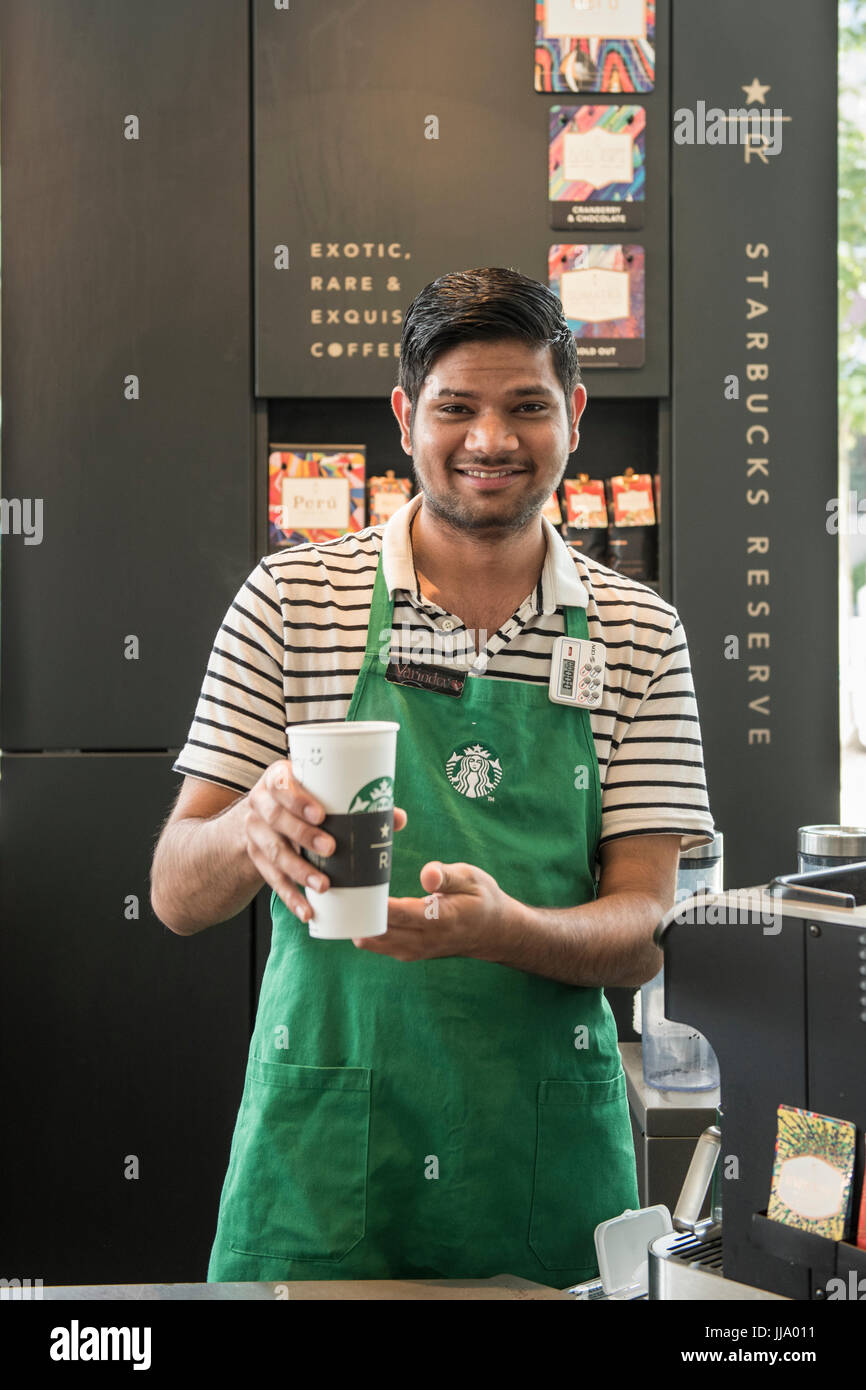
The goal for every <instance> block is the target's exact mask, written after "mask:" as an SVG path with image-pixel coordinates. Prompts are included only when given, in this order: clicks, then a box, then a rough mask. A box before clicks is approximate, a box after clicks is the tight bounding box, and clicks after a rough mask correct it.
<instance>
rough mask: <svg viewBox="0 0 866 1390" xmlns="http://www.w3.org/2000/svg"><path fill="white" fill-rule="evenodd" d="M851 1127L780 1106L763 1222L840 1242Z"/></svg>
mask: <svg viewBox="0 0 866 1390" xmlns="http://www.w3.org/2000/svg"><path fill="white" fill-rule="evenodd" d="M856 1135H857V1129H856V1126H855V1125H853V1124H851V1123H850V1122H849V1121H847V1120H837V1119H835V1118H834V1117H833V1116H832V1115H816V1114H815V1113H814V1111H811V1110H799V1109H797V1108H796V1106H793V1105H780V1106H779V1109H778V1131H777V1135H776V1156H775V1160H774V1162H773V1185H772V1190H771V1192H770V1201H769V1204H768V1206H767V1216H768V1217H769V1218H770V1220H771V1221H781V1222H783V1223H784V1224H785V1225H786V1226H796V1227H798V1229H799V1230H801V1231H810V1232H811V1233H812V1234H813V1235H818V1236H826V1237H827V1239H828V1240H844V1239H845V1233H846V1227H847V1222H848V1208H849V1205H850V1201H851V1185H852V1180H853V1175H854V1145H855V1141H856Z"/></svg>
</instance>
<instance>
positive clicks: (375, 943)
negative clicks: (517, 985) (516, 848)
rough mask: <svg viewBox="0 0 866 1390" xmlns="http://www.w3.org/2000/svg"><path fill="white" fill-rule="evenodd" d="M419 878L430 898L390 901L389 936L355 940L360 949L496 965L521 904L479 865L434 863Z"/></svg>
mask: <svg viewBox="0 0 866 1390" xmlns="http://www.w3.org/2000/svg"><path fill="white" fill-rule="evenodd" d="M419 877H420V879H421V887H422V888H425V889H426V890H427V893H428V895H429V896H428V897H426V898H389V899H388V930H387V931H386V932H385V933H384V934H383V935H382V936H367V937H362V938H358V939H355V938H353V940H354V944H355V945H356V946H357V947H359V949H360V950H362V951H374V952H376V953H377V954H378V955H380V956H393V957H394V959H395V960H405V961H411V960H431V959H433V958H434V957H436V956H475V957H477V958H478V959H479V960H488V959H491V953H492V952H493V947H494V943H495V941H496V939H497V938H498V935H499V933H500V932H501V930H502V928H503V926H504V924H505V921H506V919H507V918H508V916H509V915H510V914H511V912H512V911H514V910H515V909H516V908H517V906H518V905H517V903H516V901H515V899H514V898H510V897H509V896H508V894H507V893H504V892H503V891H502V889H501V888H500V887H499V884H498V883H497V882H496V880H495V878H493V877H492V876H491V875H490V874H488V873H485V871H484V870H483V869H479V868H477V867H476V865H474V864H442V863H440V862H439V860H431V862H430V863H429V864H425V865H424V867H423V869H422V870H421V873H420V876H419ZM494 954H495V953H494Z"/></svg>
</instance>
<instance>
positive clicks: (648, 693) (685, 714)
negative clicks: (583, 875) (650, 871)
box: [601, 609, 713, 849]
mask: <svg viewBox="0 0 866 1390" xmlns="http://www.w3.org/2000/svg"><path fill="white" fill-rule="evenodd" d="M668 612H669V614H670V630H669V632H668V633H667V636H666V637H663V638H662V639H661V643H660V646H659V650H658V654H657V657H656V658H655V659H654V661H653V662H652V667H651V669H650V670H649V671H647V673H646V679H645V680H644V681H642V683H641V687H642V688H641V689H640V690H639V691H637V692H635V698H634V702H633V703H630V704H629V707H628V715H627V723H625V724H624V727H623V728H622V733H621V737H620V738H619V739H616V738H615V739H614V740H613V742H612V746H611V757H610V763H609V765H608V768H607V775H606V777H605V781H604V789H603V795H602V831H601V842H602V843H604V842H605V841H606V840H615V839H619V838H621V837H623V836H626V835H674V834H676V835H680V836H681V837H682V839H681V848H682V849H686V848H689V847H690V846H692V845H701V844H706V843H708V842H709V840H710V839H711V837H712V834H713V818H712V815H711V813H710V806H709V798H708V795H707V786H706V778H705V773H704V761H703V747H702V742H701V726H700V720H699V717H698V708H697V702H696V700H695V690H694V683H693V680H692V672H691V662H690V660H689V649H688V643H687V641H686V634H685V632H684V630H683V626H682V623H681V622H680V620H679V617H678V615H677V613H676V611H675V610H674V609H669V610H668Z"/></svg>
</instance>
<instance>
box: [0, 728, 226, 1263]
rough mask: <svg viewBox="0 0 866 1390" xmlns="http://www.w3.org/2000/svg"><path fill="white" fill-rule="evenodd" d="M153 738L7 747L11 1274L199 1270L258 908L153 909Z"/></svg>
mask: <svg viewBox="0 0 866 1390" xmlns="http://www.w3.org/2000/svg"><path fill="white" fill-rule="evenodd" d="M170 761H171V760H170V759H169V758H167V757H165V756H164V755H163V756H158V755H153V754H151V755H147V754H138V755H135V754H132V755H128V756H123V755H119V756H112V755H107V756H101V755H98V754H93V755H90V756H77V757H64V756H46V755H42V756H39V755H36V756H28V755H24V756H12V757H4V758H3V768H2V780H0V824H2V834H3V872H2V875H0V916H2V921H3V923H4V930H3V936H2V947H0V955H2V964H0V1001H2V1002H0V1036H2V1055H3V1058H4V1069H3V1070H4V1089H3V1126H4V1133H5V1135H6V1142H5V1143H4V1145H3V1156H2V1160H0V1163H2V1191H3V1194H4V1217H3V1261H4V1274H5V1275H6V1277H8V1278H11V1277H18V1278H25V1277H29V1278H41V1279H43V1280H44V1282H45V1284H100V1283H115V1282H116V1283H148V1282H185V1281H194V1280H199V1279H203V1278H204V1277H205V1273H206V1270H207V1260H208V1255H209V1251H210V1244H211V1242H212V1240H213V1235H214V1231H215V1229H216V1219H217V1208H218V1205H219V1194H220V1189H221V1185H222V1180H223V1176H224V1174H225V1169H226V1166H227V1163H228V1155H229V1145H230V1141H231V1134H232V1129H233V1126H234V1120H235V1115H236V1113H237V1108H238V1105H239V1103H240V1098H241V1092H242V1089H243V1079H244V1068H245V1064H246V1056H247V1048H248V1043H249V1035H250V1003H251V961H252V926H251V924H252V909H251V908H248V909H247V910H246V911H244V912H243V913H241V914H240V915H239V916H238V917H235V918H234V919H233V920H232V921H230V922H228V923H223V924H220V925H219V926H215V927H211V928H209V929H208V930H206V931H204V932H201V933H200V934H198V935H196V936H191V937H181V936H177V935H175V934H174V933H173V932H170V931H169V930H168V929H167V928H165V927H164V926H163V925H162V923H161V922H159V921H158V919H157V918H156V917H154V915H153V913H152V912H151V910H150V898H149V891H150V890H149V868H150V857H151V850H152V847H153V843H154V840H155V836H156V831H157V828H158V827H159V825H160V824H161V823H162V820H163V818H164V816H165V815H166V812H167V808H168V804H169V801H170V799H171V796H172V793H173V790H174V787H175V785H176V778H175V777H174V776H173V775H172V774H171V772H170Z"/></svg>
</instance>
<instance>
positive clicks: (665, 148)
mask: <svg viewBox="0 0 866 1390" xmlns="http://www.w3.org/2000/svg"><path fill="white" fill-rule="evenodd" d="M656 12H657V23H656V83H655V86H654V88H653V90H652V91H649V92H642V93H640V94H639V95H635V94H633V93H626V94H618V95H613V94H610V93H607V94H594V95H593V96H592V97H591V98H589V99H590V100H592V101H593V102H594V103H595V104H597V105H619V104H631V103H632V102H636V103H637V104H639V105H642V106H644V107H645V108H646V112H647V199H646V209H645V222H644V227H643V228H642V230H640V231H635V232H628V233H624V232H622V231H620V229H617V230H616V231H615V232H598V231H595V230H594V231H590V232H585V233H584V232H577V231H567V232H564V231H553V230H552V229H551V226H550V219H549V214H548V113H549V111H550V108H551V107H552V106H555V105H559V106H563V105H564V106H573V105H575V104H577V103H579V102H580V101H581V100H586V99H587V98H586V97H585V96H582V97H580V96H575V95H574V94H572V93H568V94H565V93H561V92H560V93H550V92H545V93H542V92H536V91H535V90H534V80H533V53H534V34H535V28H534V18H533V6H532V4H531V3H530V0H473V3H472V4H471V5H467V4H466V3H465V0H439V3H438V4H436V5H423V4H406V3H405V0H328V4H327V5H326V6H323V5H321V4H320V3H319V2H318V0H292V4H291V6H290V8H288V9H276V8H275V6H274V4H273V0H253V17H254V74H255V77H254V83H255V86H254V100H255V130H256V141H255V173H254V177H255V189H256V329H257V332H256V344H257V355H256V391H257V394H258V395H259V396H300V397H308V396H311V397H322V396H329V397H330V396H375V395H384V394H386V393H387V392H388V391H390V389H391V386H392V385H393V377H394V370H395V367H396V358H394V357H393V355H390V356H386V357H381V358H380V357H379V356H378V355H375V354H374V355H371V356H369V357H366V358H365V357H363V356H362V355H361V349H359V350H358V355H356V356H354V357H351V358H350V357H349V355H348V344H350V343H352V342H353V341H360V342H361V343H363V342H364V341H372V342H374V343H375V345H376V349H377V351H378V344H379V343H380V342H382V343H385V344H386V345H387V347H388V348H389V349H390V348H393V344H394V342H395V340H396V341H397V342H399V338H400V330H399V326H397V327H385V326H382V325H377V326H373V327H367V328H364V327H363V326H361V327H352V326H349V325H346V324H344V323H341V324H339V325H331V326H329V325H328V323H327V320H325V322H324V324H323V325H322V326H321V327H319V326H314V325H313V324H311V320H310V315H311V311H313V310H319V311H325V312H326V311H327V309H329V308H330V309H335V310H340V311H344V310H345V309H347V308H353V309H354V308H358V309H362V310H363V309H364V308H371V309H372V308H375V309H383V310H385V311H386V312H390V311H391V310H392V309H394V308H400V309H405V307H406V306H407V305H408V303H409V301H410V300H411V299H412V298H413V297H414V296H415V294H417V293H418V291H419V290H421V289H422V288H423V287H424V285H426V284H427V283H428V282H429V281H431V280H433V279H435V278H436V277H437V276H438V275H442V274H444V273H445V272H447V271H452V270H468V269H470V268H472V267H473V266H478V265H501V266H513V267H514V268H515V269H517V270H520V271H522V272H523V273H524V274H525V275H530V276H532V277H533V278H534V279H537V280H542V281H544V282H545V283H546V282H547V266H548V252H549V249H550V247H551V245H557V244H560V243H571V242H618V241H625V242H634V243H637V244H639V245H641V246H644V247H645V248H646V266H647V306H646V311H647V342H646V365H645V367H643V368H642V369H640V370H631V369H628V368H618V369H614V370H609V369H608V370H605V369H595V368H593V369H591V370H589V371H588V372H587V378H588V382H587V384H588V386H589V390H590V392H591V393H592V392H593V391H596V392H597V393H598V394H599V395H607V396H632V395H636V396H664V395H667V394H668V391H669V351H668V348H669V315H670V303H669V293H668V288H669V280H668V275H669V264H668V261H669V234H668V219H669V201H668V177H669V176H668V158H669V143H668V129H669V95H670V75H669V64H668V54H669V46H670V29H669V0H657V4H656ZM431 116H433V117H435V118H436V119H437V120H438V123H439V125H438V138H435V139H430V138H427V137H426V135H425V129H426V122H427V120H428V117H431ZM329 242H330V243H334V244H336V245H337V246H338V247H339V248H342V246H343V245H344V244H345V243H347V242H349V243H368V244H369V245H371V246H373V247H374V248H378V246H379V244H380V243H381V244H382V245H383V246H385V247H386V248H387V247H388V246H389V245H391V244H396V243H399V246H400V251H399V255H398V256H397V257H396V258H394V259H391V258H389V257H387V256H386V257H385V258H384V259H380V258H379V255H378V250H377V249H376V250H374V252H373V255H372V258H371V259H369V260H365V258H364V256H363V254H362V255H361V256H360V257H356V258H347V257H345V256H344V255H339V256H337V257H331V256H329V255H328V254H327V243H329ZM317 244H321V247H322V251H321V255H319V256H315V255H314V254H313V253H312V251H311V248H312V247H313V246H314V245H317ZM280 246H284V247H286V249H287V251H288V257H289V263H288V265H287V266H285V267H283V266H281V265H280V264H278V261H277V257H276V255H275V248H277V247H280ZM365 274H367V275H369V276H370V277H371V280H372V284H371V287H370V289H369V290H367V291H363V290H362V289H361V288H360V286H358V288H357V291H352V290H346V289H345V288H341V289H339V290H333V291H328V290H327V289H324V290H323V291H321V292H320V291H314V290H313V289H312V288H311V283H310V282H311V277H312V276H314V275H317V276H323V277H325V278H327V277H329V276H331V275H334V276H343V277H345V276H347V275H349V276H356V277H361V276H363V275H365ZM392 278H393V279H394V280H396V281H398V282H399V288H395V289H394V290H389V288H388V281H389V280H390V279H392ZM288 324H291V325H292V332H291V333H288V332H286V326H287V325H288ZM319 341H321V342H323V343H324V344H325V345H326V347H327V350H328V351H330V350H332V349H333V350H334V351H335V352H336V351H339V352H340V355H339V356H335V357H330V356H328V355H327V352H325V354H324V355H323V356H322V357H320V358H314V357H313V356H312V355H311V347H312V345H313V344H314V343H315V342H319ZM590 378H591V381H590V380H589V379H590Z"/></svg>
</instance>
